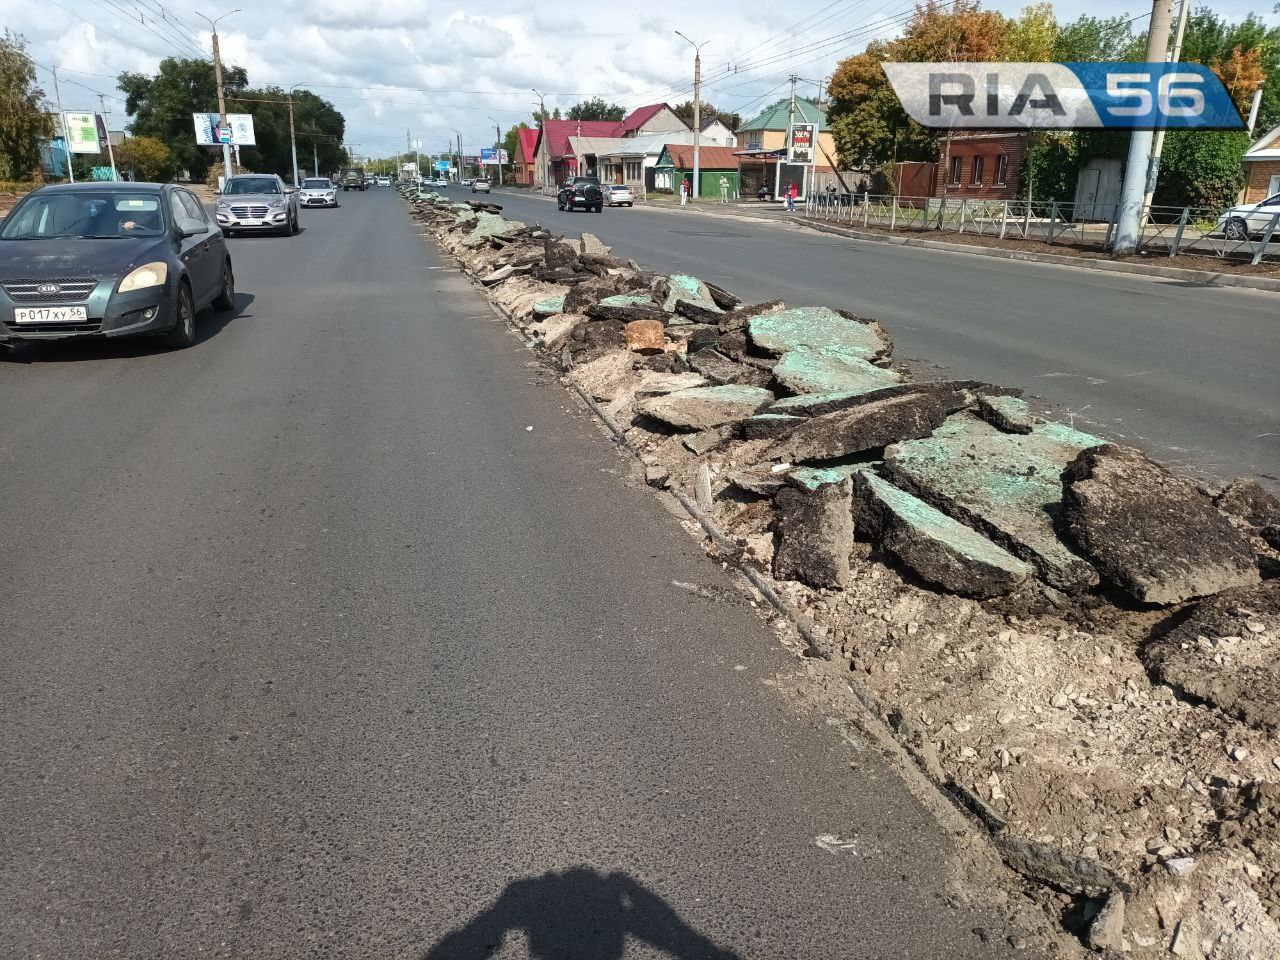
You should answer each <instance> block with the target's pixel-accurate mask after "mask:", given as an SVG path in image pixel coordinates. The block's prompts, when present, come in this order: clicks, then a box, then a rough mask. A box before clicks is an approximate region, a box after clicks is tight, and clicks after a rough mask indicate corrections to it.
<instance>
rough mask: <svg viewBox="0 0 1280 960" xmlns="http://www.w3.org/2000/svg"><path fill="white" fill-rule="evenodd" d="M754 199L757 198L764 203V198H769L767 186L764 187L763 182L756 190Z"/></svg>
mask: <svg viewBox="0 0 1280 960" xmlns="http://www.w3.org/2000/svg"><path fill="white" fill-rule="evenodd" d="M756 199H757V200H759V201H760V202H761V203H764V202H765V201H766V200H768V199H769V188H768V187H766V186H765V185H764V184H763V183H762V184H760V189H759V190H757V191H756Z"/></svg>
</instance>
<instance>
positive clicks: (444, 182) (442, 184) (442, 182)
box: [435, 177, 449, 187]
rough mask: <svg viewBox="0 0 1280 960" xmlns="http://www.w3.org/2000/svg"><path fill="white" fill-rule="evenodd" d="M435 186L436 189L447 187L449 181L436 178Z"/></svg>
mask: <svg viewBox="0 0 1280 960" xmlns="http://www.w3.org/2000/svg"><path fill="white" fill-rule="evenodd" d="M435 185H436V186H437V187H447V186H448V185H449V181H448V180H447V179H445V178H444V177H436V181H435Z"/></svg>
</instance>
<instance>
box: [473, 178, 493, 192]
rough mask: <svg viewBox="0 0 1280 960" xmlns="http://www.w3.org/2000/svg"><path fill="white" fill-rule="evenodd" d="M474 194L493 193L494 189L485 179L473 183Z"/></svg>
mask: <svg viewBox="0 0 1280 960" xmlns="http://www.w3.org/2000/svg"><path fill="white" fill-rule="evenodd" d="M471 192H472V193H492V192H493V189H492V187H490V185H489V181H488V180H485V179H483V178H481V179H479V180H472V181H471Z"/></svg>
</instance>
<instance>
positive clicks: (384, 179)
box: [378, 177, 391, 187]
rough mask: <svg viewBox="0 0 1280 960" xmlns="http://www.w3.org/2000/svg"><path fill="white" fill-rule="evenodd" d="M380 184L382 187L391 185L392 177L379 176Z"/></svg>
mask: <svg viewBox="0 0 1280 960" xmlns="http://www.w3.org/2000/svg"><path fill="white" fill-rule="evenodd" d="M378 186H380V187H389V186H391V178H390V177H379V178H378Z"/></svg>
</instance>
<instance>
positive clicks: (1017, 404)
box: [982, 397, 1035, 432]
mask: <svg viewBox="0 0 1280 960" xmlns="http://www.w3.org/2000/svg"><path fill="white" fill-rule="evenodd" d="M982 402H983V403H985V404H986V405H987V406H989V407H990V408H991V409H992V411H994V412H995V414H996V416H997V417H998V418H1000V419H1002V420H1004V421H1005V422H1006V423H1007V424H1009V425H1010V426H1014V427H1015V428H1018V427H1021V428H1022V429H1025V428H1026V427H1031V428H1033V429H1034V427H1035V420H1034V419H1033V418H1032V416H1031V408H1030V407H1029V406H1027V401H1025V400H1023V399H1022V398H1021V397H983V398H982ZM996 425H997V426H998V424H996ZM1011 432H1012V431H1011Z"/></svg>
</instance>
